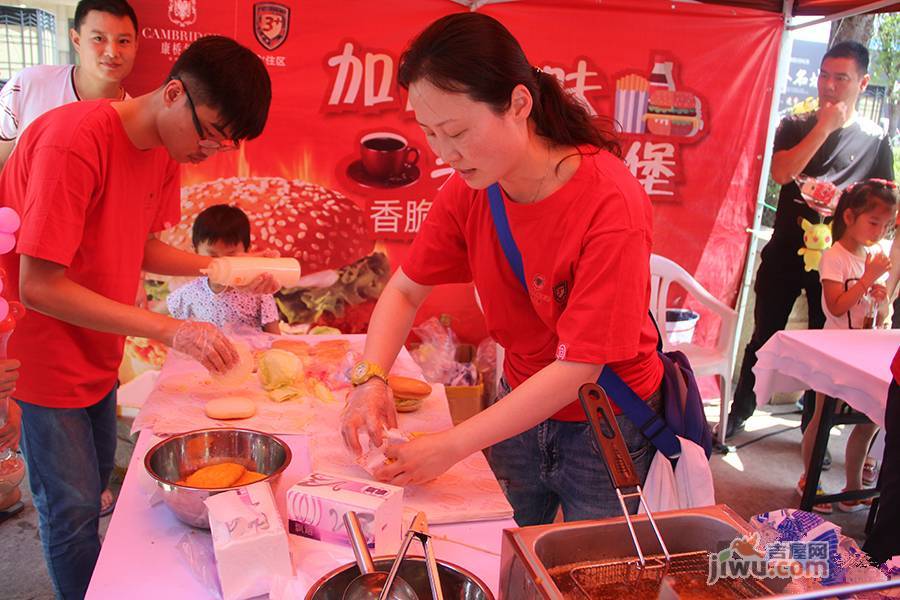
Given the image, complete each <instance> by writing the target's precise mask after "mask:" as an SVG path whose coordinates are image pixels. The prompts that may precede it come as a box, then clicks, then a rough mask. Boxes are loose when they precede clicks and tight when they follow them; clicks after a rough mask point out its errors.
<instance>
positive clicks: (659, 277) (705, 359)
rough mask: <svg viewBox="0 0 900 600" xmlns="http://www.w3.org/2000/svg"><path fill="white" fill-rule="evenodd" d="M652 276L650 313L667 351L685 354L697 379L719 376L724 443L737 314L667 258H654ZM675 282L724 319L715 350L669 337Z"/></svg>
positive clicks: (730, 391)
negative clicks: (670, 301) (669, 304)
mask: <svg viewBox="0 0 900 600" xmlns="http://www.w3.org/2000/svg"><path fill="white" fill-rule="evenodd" d="M650 277H651V279H650V310H652V311H653V316H654V317H656V322H657V323H658V324H659V327H660V332H661V333H662V336H663V349H664V350H667V351H668V350H679V351H681V352H684V354H685V355H686V356H687V357H688V360H689V361H690V362H691V367H693V369H694V374H695V375H696V376H697V377H704V376H708V375H715V376H716V378H717V379H718V382H719V389H720V390H721V394H722V399H721V407H720V409H719V442H720V443H722V444H724V443H725V430H726V429H727V426H728V410H729V409H730V408H731V398H732V394H733V392H732V387H731V373H732V371H733V366H734V365H733V364H732V362H731V356H732V355H733V350H734V343H735V339H734V338H735V326H736V323H737V312H736V311H735V310H734V309H732V308H730V307H729V306H727V305H725V304H724V303H723V302H721V301H719V300H718V299H716V298H714V297H713V296H712V294H710V293H709V292H708V291H706V289H705V288H704V287H703V286H702V285H700V284H699V283H698V282H697V280H696V279H694V278H693V277H692V276H691V274H690V273H688V272H687V271H685V270H684V269H683V268H682V267H681V266H680V265H678V264H677V263H675V262H673V261H671V260H669V259H668V258H665V257H664V256H659V255H658V254H651V255H650ZM672 283H677V284H678V285H680V286H681V287H683V288H684V289H685V290H687V292H688V293H689V294H691V295H692V296H693V297H694V298H696V299H697V300H698V301H700V303H701V304H703V305H704V306H705V307H707V308H709V309H710V310H711V311H712V312H714V313H716V314H717V315H719V317H721V319H722V323H721V325H720V326H719V341H718V343H717V344H716V346H715V348H709V347H705V346H698V345H697V344H670V343H669V340H668V336H667V335H666V301H667V299H668V296H669V286H670V285H671V284H672Z"/></svg>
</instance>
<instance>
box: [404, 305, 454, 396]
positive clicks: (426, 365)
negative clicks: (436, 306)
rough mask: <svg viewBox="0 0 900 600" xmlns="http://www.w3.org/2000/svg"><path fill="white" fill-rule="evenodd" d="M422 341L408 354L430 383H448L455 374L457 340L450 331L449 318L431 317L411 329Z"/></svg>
mask: <svg viewBox="0 0 900 600" xmlns="http://www.w3.org/2000/svg"><path fill="white" fill-rule="evenodd" d="M413 332H414V333H415V334H416V335H418V336H419V338H421V340H422V344H421V345H419V346H418V347H417V348H414V349H413V350H412V351H411V352H410V354H411V355H412V357H413V360H415V361H416V363H418V365H419V366H420V367H421V368H422V372H423V373H424V375H425V379H426V380H428V381H429V382H431V383H448V382H449V381H450V379H451V378H452V377H453V376H454V375H456V374H457V372H458V367H457V365H458V364H459V363H457V362H456V346H457V345H458V343H459V340H458V339H457V337H456V334H455V333H453V330H452V329H450V324H449V318H445V317H442V318H441V319H438V318H437V317H432V318H430V319H428V320H427V321H424V322H423V323H421V324H419V325H418V326H417V327H413Z"/></svg>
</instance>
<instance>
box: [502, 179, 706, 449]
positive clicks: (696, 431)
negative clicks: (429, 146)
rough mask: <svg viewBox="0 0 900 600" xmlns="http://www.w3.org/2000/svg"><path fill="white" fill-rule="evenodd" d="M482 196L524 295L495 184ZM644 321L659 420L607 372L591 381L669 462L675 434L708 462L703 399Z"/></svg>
mask: <svg viewBox="0 0 900 600" xmlns="http://www.w3.org/2000/svg"><path fill="white" fill-rule="evenodd" d="M488 198H489V200H490V206H491V216H492V217H493V218H494V228H495V229H496V230H497V237H498V239H499V240H500V246H501V247H502V248H503V253H504V254H505V255H506V259H507V260H508V261H509V266H510V267H511V268H512V270H513V273H515V274H516V277H517V278H518V279H519V282H520V283H521V284H522V287H523V288H524V289H525V293H526V294H527V293H528V285H527V284H526V283H525V267H524V265H523V263H522V254H521V253H520V252H519V248H518V246H516V241H515V240H514V239H513V237H512V231H511V230H510V228H509V220H508V219H507V217H506V207H505V206H504V205H503V197H502V196H501V194H500V186H499V185H498V184H496V183H495V184H493V185H491V186H490V187H489V188H488ZM650 319H651V320H652V321H653V325H654V326H656V333H657V335H658V336H659V337H658V340H659V341H658V342H657V346H656V351H657V353H658V354H659V359H660V360H661V361H662V364H663V380H662V390H661V391H662V402H663V407H664V409H663V414H662V415H661V416H662V418H660V415H657V414H656V413H655V412H653V410H652V409H651V408H650V407H649V406H647V403H646V402H644V400H643V399H642V398H641V397H640V396H638V395H637V394H636V393H635V392H634V390H632V389H631V388H630V387H629V386H628V384H626V383H625V382H624V381H622V378H621V377H619V376H618V375H616V373H615V372H614V371H613V370H612V369H610V368H606V367H604V369H603V371H602V372H601V373H600V377H599V378H598V379H597V385H599V386H600V387H602V388H603V389H604V391H606V393H607V395H609V397H610V398H611V399H612V401H613V402H615V403H616V406H618V407H619V408H620V409H621V410H622V412H623V413H624V414H625V415H626V416H627V417H628V418H629V419H631V422H632V423H634V424H635V425H637V426H638V428H639V429H640V430H641V433H642V434H643V435H644V437H646V438H647V439H648V440H649V441H650V442H651V443H652V444H653V445H654V446H656V448H657V449H658V450H659V451H660V452H662V453H663V454H665V455H666V456H667V457H669V458H670V459H676V458H678V456H679V455H680V454H681V444H680V443H679V442H678V439H677V438H676V437H675V436H680V437H683V438H685V439H687V440H690V441H692V442H694V443H695V444H697V445H698V446H700V447H701V448H703V451H704V452H706V458H709V457H710V455H711V454H712V430H711V429H710V427H709V422H707V420H706V413H704V412H703V399H702V398H701V397H700V389H699V388H698V387H697V378H696V377H695V376H694V370H693V369H692V368H691V364H690V362H688V359H687V356H685V355H684V353H682V352H679V351H677V350H675V351H672V352H663V351H662V334H661V333H660V331H659V325H657V323H656V319H654V318H653V313H650Z"/></svg>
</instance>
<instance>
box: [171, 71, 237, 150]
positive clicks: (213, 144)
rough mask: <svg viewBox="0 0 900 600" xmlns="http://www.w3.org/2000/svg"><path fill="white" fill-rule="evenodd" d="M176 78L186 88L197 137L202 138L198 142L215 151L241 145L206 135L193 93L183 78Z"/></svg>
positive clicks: (201, 146)
mask: <svg viewBox="0 0 900 600" xmlns="http://www.w3.org/2000/svg"><path fill="white" fill-rule="evenodd" d="M175 80H176V81H180V82H181V89H183V90H184V97H185V98H187V101H188V108H190V109H191V119H193V121H194V129H195V130H196V131H197V137H199V138H200V141H199V142H198V144H199V146H200V148H202V149H204V150H212V151H215V152H233V151H234V150H237V149H238V148H239V147H240V144H238V143H237V142H235V141H232V140H223V141H221V142H219V141H217V140H211V139H208V138H207V137H206V134H205V133H204V132H203V125H201V124H200V117H199V116H197V108H196V106H195V105H194V99H193V98H191V93H190V92H189V91H188V89H187V86H186V85H185V84H184V81H183V80H182V79H179V78H177V77H176V78H175Z"/></svg>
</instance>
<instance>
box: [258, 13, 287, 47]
mask: <svg viewBox="0 0 900 600" xmlns="http://www.w3.org/2000/svg"><path fill="white" fill-rule="evenodd" d="M290 23H291V9H290V8H288V7H287V6H284V5H283V4H277V3H275V2H258V3H256V4H254V5H253V33H254V34H256V41H257V42H259V43H260V45H261V46H262V47H263V48H265V49H266V50H274V49H275V48H277V47H278V46H280V45H281V44H283V43H284V42H285V40H287V35H288V26H289V25H290Z"/></svg>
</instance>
